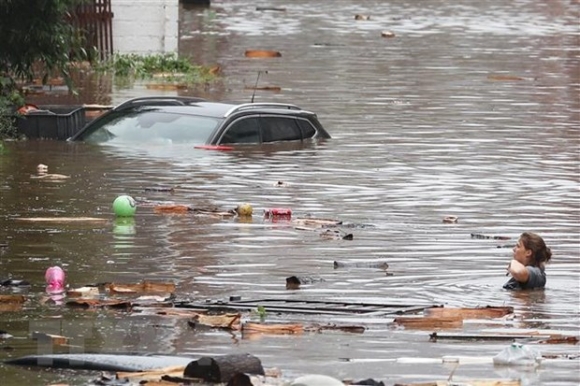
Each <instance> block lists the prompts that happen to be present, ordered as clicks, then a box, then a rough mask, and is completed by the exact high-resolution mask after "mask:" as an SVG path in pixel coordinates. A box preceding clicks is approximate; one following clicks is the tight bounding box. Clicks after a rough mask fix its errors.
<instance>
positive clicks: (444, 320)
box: [394, 317, 463, 330]
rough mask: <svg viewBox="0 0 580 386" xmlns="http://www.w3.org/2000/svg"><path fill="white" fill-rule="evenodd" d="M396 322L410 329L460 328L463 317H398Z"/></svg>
mask: <svg viewBox="0 0 580 386" xmlns="http://www.w3.org/2000/svg"><path fill="white" fill-rule="evenodd" d="M394 323H396V324H398V325H401V326H404V327H405V328H408V329H417V330H422V329H432V328H460V327H461V326H463V319H462V318H461V317H441V318H440V317H398V318H395V320H394Z"/></svg>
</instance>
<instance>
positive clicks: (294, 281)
mask: <svg viewBox="0 0 580 386" xmlns="http://www.w3.org/2000/svg"><path fill="white" fill-rule="evenodd" d="M323 281H324V279H322V278H320V277H304V276H289V277H287V278H286V289H288V290H295V289H300V286H301V285H302V284H313V283H319V282H323Z"/></svg>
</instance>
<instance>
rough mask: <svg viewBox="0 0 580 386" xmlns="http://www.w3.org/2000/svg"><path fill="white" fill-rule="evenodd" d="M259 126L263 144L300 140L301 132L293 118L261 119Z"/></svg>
mask: <svg viewBox="0 0 580 386" xmlns="http://www.w3.org/2000/svg"><path fill="white" fill-rule="evenodd" d="M260 125H261V126H262V140H263V141H264V142H276V141H296V140H302V132H301V130H300V127H299V126H298V123H297V122H296V119H295V118H285V117H262V118H261V120H260Z"/></svg>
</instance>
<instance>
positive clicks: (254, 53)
mask: <svg viewBox="0 0 580 386" xmlns="http://www.w3.org/2000/svg"><path fill="white" fill-rule="evenodd" d="M244 55H245V56H246V57H247V58H279V57H281V56H282V54H281V53H280V52H279V51H271V50H246V52H245V53H244Z"/></svg>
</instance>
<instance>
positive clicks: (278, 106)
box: [224, 102, 302, 117]
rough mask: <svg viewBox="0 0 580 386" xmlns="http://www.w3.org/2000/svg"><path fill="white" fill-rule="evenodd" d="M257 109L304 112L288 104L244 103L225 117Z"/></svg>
mask: <svg viewBox="0 0 580 386" xmlns="http://www.w3.org/2000/svg"><path fill="white" fill-rule="evenodd" d="M257 107H266V108H267V107H272V108H276V109H288V110H302V109H301V108H300V107H298V106H296V105H291V104H287V103H267V102H258V103H243V104H241V105H237V106H235V107H232V108H231V109H229V110H228V111H226V113H225V114H224V117H228V116H230V115H232V114H233V113H237V112H238V111H242V110H250V109H253V108H257Z"/></svg>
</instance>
